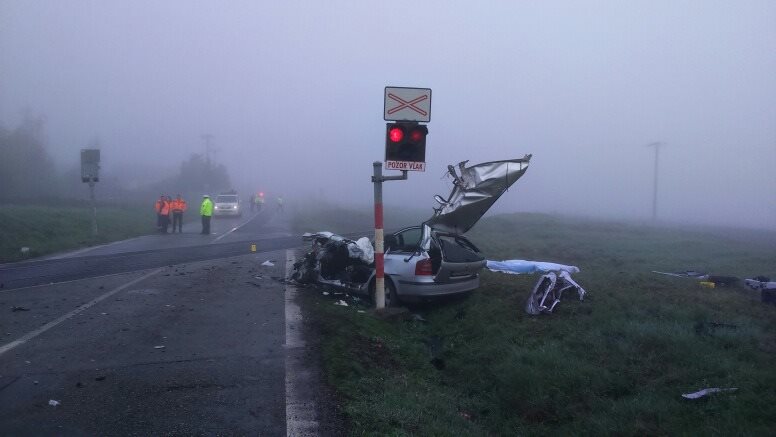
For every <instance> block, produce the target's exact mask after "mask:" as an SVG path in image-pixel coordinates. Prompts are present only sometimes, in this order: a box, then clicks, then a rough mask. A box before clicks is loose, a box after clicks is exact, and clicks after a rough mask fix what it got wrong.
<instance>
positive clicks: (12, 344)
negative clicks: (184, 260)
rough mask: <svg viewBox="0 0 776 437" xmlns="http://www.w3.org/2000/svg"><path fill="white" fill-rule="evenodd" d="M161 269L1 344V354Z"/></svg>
mask: <svg viewBox="0 0 776 437" xmlns="http://www.w3.org/2000/svg"><path fill="white" fill-rule="evenodd" d="M161 271H162V269H161V268H159V269H156V270H153V271H151V272H149V273H146V274H145V275H143V276H141V277H139V278H136V279H133V280H132V281H129V282H127V283H126V284H124V285H121V286H118V287H116V288H114V289H113V290H111V291H109V292H107V293H105V294H103V295H101V296H99V297H96V298H94V299H92V300H91V301H89V302H87V303H85V304H83V305H81V306H79V307H78V308H76V309H74V310H73V311H70V312H69V313H67V314H65V315H64V316H61V317H59V318H57V319H55V320H52V321H51V322H48V323H46V324H45V325H43V326H41V327H40V328H38V329H36V330H34V331H30V332H28V333H26V334H24V335H23V336H21V337H20V338H19V339H17V340H14V341H12V342H10V343H7V344H4V345H3V346H0V355H3V354H4V353H6V352H8V351H10V350H11V349H13V348H15V347H16V346H20V345H22V344H24V343H26V342H28V341H30V340H32V339H33V338H35V337H37V336H39V335H40V334H43V333H44V332H46V331H48V330H49V329H51V328H53V327H55V326H57V325H59V324H60V323H62V322H64V321H66V320H68V319H70V318H71V317H73V316H75V315H76V314H78V313H81V312H83V311H85V310H87V309H89V308H91V307H92V306H94V305H96V304H97V303H99V302H102V301H103V300H105V299H107V298H109V297H111V296H113V295H114V294H116V293H118V292H119V291H121V290H124V289H125V288H127V287H131V286H133V285H135V284H137V283H138V282H140V281H143V280H144V279H148V278H150V277H151V276H153V275H155V274H157V273H159V272H161Z"/></svg>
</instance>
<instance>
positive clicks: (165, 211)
mask: <svg viewBox="0 0 776 437" xmlns="http://www.w3.org/2000/svg"><path fill="white" fill-rule="evenodd" d="M162 197H163V198H162V199H160V200H161V201H162V206H161V209H160V210H159V215H161V216H162V227H161V229H159V232H161V233H163V234H166V233H167V227H168V226H170V200H169V199H170V197H169V196H168V197H167V198H164V196H162Z"/></svg>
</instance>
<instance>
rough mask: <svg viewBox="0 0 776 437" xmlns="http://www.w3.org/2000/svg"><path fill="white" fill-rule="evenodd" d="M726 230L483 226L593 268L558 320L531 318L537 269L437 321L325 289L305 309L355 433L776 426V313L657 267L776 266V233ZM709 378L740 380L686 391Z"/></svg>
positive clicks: (518, 251)
mask: <svg viewBox="0 0 776 437" xmlns="http://www.w3.org/2000/svg"><path fill="white" fill-rule="evenodd" d="M712 231H713V230H705V231H692V230H684V229H665V228H654V227H643V226H637V225H629V224H622V223H603V222H594V221H583V220H582V221H581V220H573V219H566V218H557V217H551V216H545V215H536V214H515V215H504V216H496V217H492V218H489V219H485V220H483V221H482V222H481V223H479V224H478V225H477V227H475V229H474V230H473V232H472V233H471V236H470V237H471V239H472V240H474V241H475V242H476V243H477V244H478V245H479V246H480V248H481V249H482V250H483V251H484V252H485V253H486V254H487V256H488V258H490V259H510V258H522V259H536V260H545V261H555V262H562V263H567V264H574V265H577V266H579V267H580V268H581V269H582V271H581V272H580V273H579V274H576V275H575V279H576V280H578V282H579V283H580V284H581V285H582V286H584V287H585V288H586V289H587V290H588V292H589V294H588V297H587V298H586V299H585V301H584V302H579V301H578V300H577V298H576V295H575V294H574V295H567V296H565V299H564V300H563V302H562V303H561V304H560V305H559V307H558V308H557V310H556V313H554V314H552V315H542V316H528V315H526V314H525V313H524V312H523V306H524V302H525V298H526V297H527V294H528V292H529V291H530V289H531V287H532V286H533V284H534V282H535V281H536V279H537V276H531V275H521V276H512V275H503V274H497V273H491V272H484V273H483V275H482V287H481V288H480V289H479V290H477V291H476V292H474V293H472V294H471V295H470V296H469V297H467V298H465V299H461V300H457V301H453V302H447V303H443V304H438V305H428V306H424V307H421V308H414V311H416V312H420V313H421V314H422V315H423V317H425V319H426V320H427V322H422V321H416V320H396V321H383V320H379V319H377V318H375V317H373V316H371V315H370V313H369V312H365V313H359V312H357V310H359V309H360V310H366V309H367V307H366V305H363V306H355V307H354V306H350V307H340V306H335V305H333V304H332V303H333V301H332V299H330V297H331V296H329V297H324V296H322V295H321V294H320V293H318V292H315V289H314V288H311V289H308V290H309V292H307V293H303V294H302V303H303V305H304V308H305V309H306V313H308V317H309V319H310V321H311V323H313V326H315V327H316V328H317V329H319V330H320V333H321V336H322V342H323V343H322V351H323V360H324V367H325V372H326V375H327V378H328V382H329V383H330V384H331V385H332V386H333V387H334V388H335V389H336V390H337V392H338V393H339V395H340V399H341V401H342V408H343V412H344V413H345V415H346V417H347V420H348V421H349V424H350V425H349V426H350V432H351V434H354V435H547V434H552V435H602V434H605V435H609V434H618V435H644V434H647V435H666V434H671V435H676V434H679V435H740V434H744V435H775V434H776V420H775V419H774V418H775V417H776V389H775V387H776V372H774V364H773V363H774V362H776V334H775V333H776V307H773V306H770V305H765V304H762V303H760V301H759V294H758V293H755V292H752V291H748V290H745V289H743V288H718V289H706V288H701V287H700V286H699V285H698V283H697V282H696V281H694V280H691V279H686V278H672V277H667V276H661V275H657V274H654V273H651V272H650V271H651V270H668V271H677V270H685V269H704V270H707V271H710V272H713V273H717V274H731V275H737V276H748V275H758V274H765V275H770V276H771V277H773V276H776V265H774V262H775V261H776V257H775V256H774V250H773V247H774V241H776V236H774V234H773V233H749V234H748V235H737V236H732V235H731V232H726V233H724V234H723V233H720V232H712ZM744 234H746V233H744ZM335 297H340V296H335ZM711 322H719V323H726V324H731V325H735V328H731V327H717V328H715V327H713V325H712V324H711ZM434 358H436V359H438V361H437V363H440V362H443V363H444V369H442V370H438V369H437V368H436V367H435V366H434V365H432V363H431V360H432V359H434ZM705 387H738V388H739V390H738V392H736V393H726V394H719V395H716V396H711V397H708V398H704V399H700V400H696V401H690V400H685V399H683V398H682V397H681V394H682V393H687V392H693V391H696V390H698V389H701V388H705Z"/></svg>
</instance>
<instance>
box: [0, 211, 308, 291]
mask: <svg viewBox="0 0 776 437" xmlns="http://www.w3.org/2000/svg"><path fill="white" fill-rule="evenodd" d="M200 230H201V227H200V225H199V223H189V224H187V225H186V226H184V232H183V233H182V234H164V235H161V234H153V235H145V236H142V237H137V238H133V239H129V240H124V241H120V242H116V243H111V244H106V245H103V246H97V247H93V248H87V249H82V250H78V251H75V252H71V253H66V254H60V255H56V256H53V257H49V258H47V259H43V260H32V261H25V262H18V263H11V264H2V265H0V290H4V289H5V290H7V289H12V288H19V287H29V286H34V285H41V284H49V283H56V282H62V281H70V280H75V279H81V278H87V277H94V276H100V275H108V274H116V273H123V272H130V271H136V270H141V269H149V268H153V267H161V266H166V265H173V264H180V263H184V262H193V261H202V260H208V259H218V258H223V257H227V256H236V255H241V254H247V253H251V252H252V250H254V249H255V250H256V251H269V250H279V249H288V248H293V247H298V246H299V245H300V244H301V240H300V238H299V237H298V236H294V235H292V234H291V233H290V232H289V231H288V229H287V223H286V221H285V220H284V217H283V216H282V214H274V213H273V212H271V211H265V212H261V213H257V214H251V215H250V216H247V217H240V218H237V217H235V218H217V219H213V224H212V226H211V231H212V233H211V235H201V234H200Z"/></svg>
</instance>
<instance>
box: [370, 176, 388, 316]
mask: <svg viewBox="0 0 776 437" xmlns="http://www.w3.org/2000/svg"><path fill="white" fill-rule="evenodd" d="M372 166H373V167H374V176H372V182H374V184H375V186H374V189H375V308H377V309H381V308H385V258H384V249H383V163H382V162H380V161H375V162H373V163H372Z"/></svg>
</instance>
